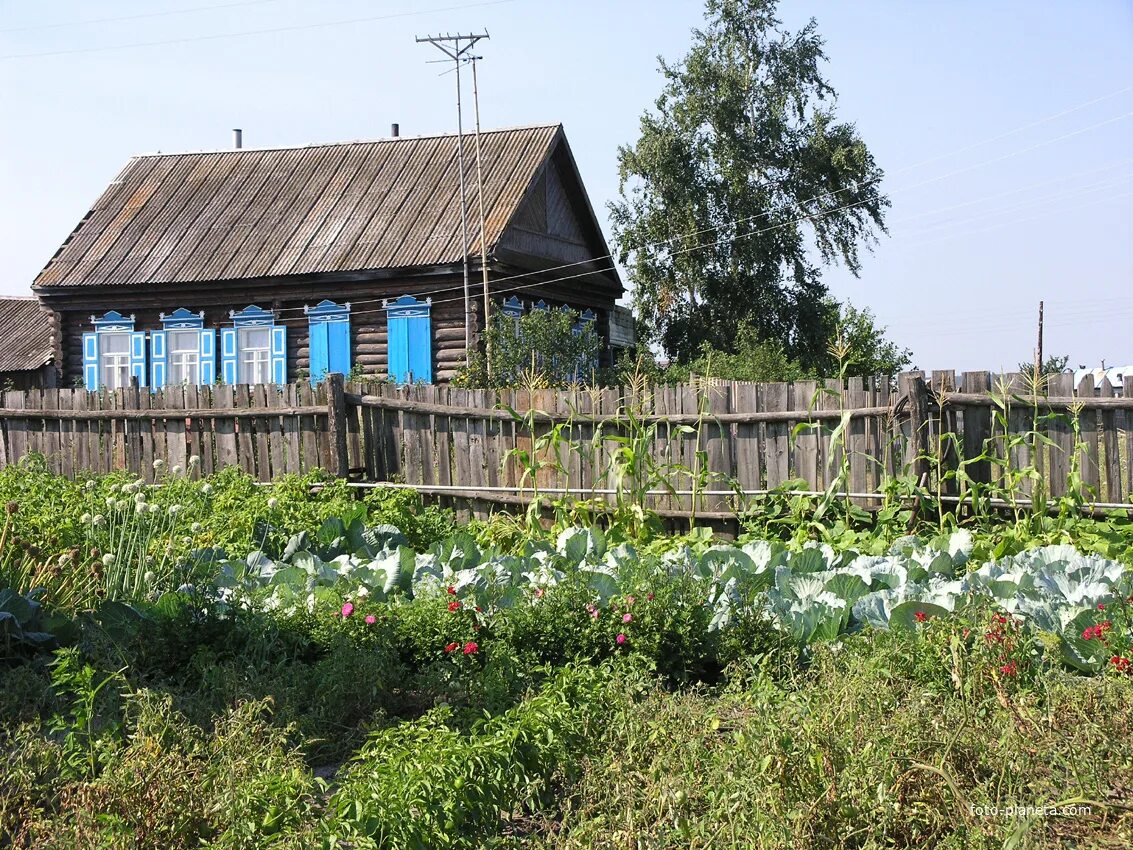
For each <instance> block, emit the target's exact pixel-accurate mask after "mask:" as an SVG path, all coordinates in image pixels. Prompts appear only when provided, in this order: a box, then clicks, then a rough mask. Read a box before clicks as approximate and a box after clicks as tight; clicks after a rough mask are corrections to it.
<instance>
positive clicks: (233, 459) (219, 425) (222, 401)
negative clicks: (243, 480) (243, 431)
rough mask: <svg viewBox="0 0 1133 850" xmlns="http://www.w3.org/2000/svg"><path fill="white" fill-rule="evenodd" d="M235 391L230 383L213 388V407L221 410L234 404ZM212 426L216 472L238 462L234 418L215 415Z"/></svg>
mask: <svg viewBox="0 0 1133 850" xmlns="http://www.w3.org/2000/svg"><path fill="white" fill-rule="evenodd" d="M235 402H236V393H235V389H234V388H233V387H232V386H231V385H227V384H226V385H223V386H219V387H216V388H215V389H214V390H213V407H214V408H216V409H220V410H223V409H225V408H228V409H231V408H232V407H234V406H235ZM213 422H214V423H215V424H214V425H213V428H214V430H215V432H216V469H217V472H219V471H221V470H222V469H227V468H228V467H230V466H235V465H236V464H237V462H238V458H237V454H236V420H235V419H233V418H232V417H229V416H224V417H221V416H217V417H215V418H214V419H213Z"/></svg>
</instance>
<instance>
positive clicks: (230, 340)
mask: <svg viewBox="0 0 1133 850" xmlns="http://www.w3.org/2000/svg"><path fill="white" fill-rule="evenodd" d="M220 365H221V370H222V371H223V373H224V383H226V384H228V385H229V386H232V385H234V384H235V383H236V375H237V371H236V328H221V329H220Z"/></svg>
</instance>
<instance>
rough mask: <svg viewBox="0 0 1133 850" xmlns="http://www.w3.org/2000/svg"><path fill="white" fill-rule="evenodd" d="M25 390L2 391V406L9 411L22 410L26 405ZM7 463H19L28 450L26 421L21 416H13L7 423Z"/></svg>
mask: <svg viewBox="0 0 1133 850" xmlns="http://www.w3.org/2000/svg"><path fill="white" fill-rule="evenodd" d="M26 399H27V391H26V390H9V391H8V392H6V393H4V406H5V408H6V409H8V410H11V411H23V409H24V408H25V407H26V406H27V401H26ZM8 448H9V451H10V457H9V459H8V462H9V463H19V462H20V461H21V460H23V459H24V457H25V456H26V455H27V452H28V423H27V420H26V419H24V418H23V416H19V415H16V416H13V417H12V419H11V420H10V421H9V425H8Z"/></svg>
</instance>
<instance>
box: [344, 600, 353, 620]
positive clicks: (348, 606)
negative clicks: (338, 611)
mask: <svg viewBox="0 0 1133 850" xmlns="http://www.w3.org/2000/svg"><path fill="white" fill-rule="evenodd" d="M353 613H354V606H353V605H352V604H351V603H349V602H347V603H346V604H345V605H343V606H342V616H343V617H349V616H350V615H351V614H353Z"/></svg>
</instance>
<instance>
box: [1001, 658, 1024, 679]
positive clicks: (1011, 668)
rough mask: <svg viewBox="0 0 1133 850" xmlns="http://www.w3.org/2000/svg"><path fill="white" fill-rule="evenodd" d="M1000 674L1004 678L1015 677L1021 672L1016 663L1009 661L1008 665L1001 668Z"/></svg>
mask: <svg viewBox="0 0 1133 850" xmlns="http://www.w3.org/2000/svg"><path fill="white" fill-rule="evenodd" d="M999 672H1000V673H1002V674H1003V675H1004V676H1014V675H1015V674H1016V673H1018V672H1019V668H1018V667H1017V666H1015V662H1014V661H1008V662H1007V663H1006V664H1004V665H1003V666H1002V667H1000V668H999Z"/></svg>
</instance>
